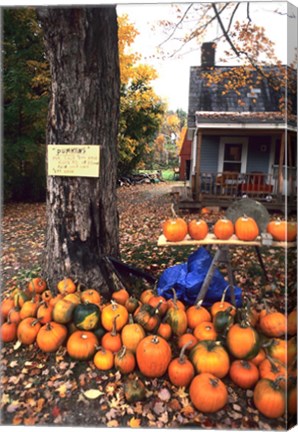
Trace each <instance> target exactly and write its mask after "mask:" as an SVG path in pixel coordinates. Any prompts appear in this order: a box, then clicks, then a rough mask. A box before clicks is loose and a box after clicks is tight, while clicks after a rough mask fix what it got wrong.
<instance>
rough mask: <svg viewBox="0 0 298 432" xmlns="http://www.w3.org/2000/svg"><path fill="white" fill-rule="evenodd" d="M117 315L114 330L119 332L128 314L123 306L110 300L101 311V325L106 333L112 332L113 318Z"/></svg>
mask: <svg viewBox="0 0 298 432" xmlns="http://www.w3.org/2000/svg"><path fill="white" fill-rule="evenodd" d="M117 315H119V317H118V318H117V322H116V330H117V331H120V330H121V329H122V328H123V327H124V326H125V324H126V323H127V321H128V312H127V309H126V308H125V306H123V305H120V304H118V303H116V302H115V301H114V300H111V302H110V303H109V304H107V305H106V306H104V307H103V309H102V311H101V324H102V326H103V327H104V328H105V329H106V330H107V331H112V329H113V325H114V319H115V316H117Z"/></svg>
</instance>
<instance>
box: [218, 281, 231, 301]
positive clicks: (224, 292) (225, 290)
mask: <svg viewBox="0 0 298 432" xmlns="http://www.w3.org/2000/svg"><path fill="white" fill-rule="evenodd" d="M228 288H230V285H227V286H226V287H225V289H224V290H223V293H222V296H221V299H220V303H223V302H224V301H225V298H226V293H227V290H228Z"/></svg>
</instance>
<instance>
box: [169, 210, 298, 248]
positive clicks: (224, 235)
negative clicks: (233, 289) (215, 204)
mask: <svg viewBox="0 0 298 432" xmlns="http://www.w3.org/2000/svg"><path fill="white" fill-rule="evenodd" d="M162 228H163V234H164V236H165V238H166V239H167V240H168V241H170V242H179V241H182V240H184V239H185V238H186V236H187V235H189V236H190V238H191V239H193V240H204V239H205V238H206V236H207V234H208V233H209V227H208V224H207V222H206V221H205V220H204V219H193V220H191V221H190V222H188V223H187V222H186V221H185V220H184V219H183V218H180V217H178V216H177V215H176V214H175V213H174V214H173V217H172V218H169V219H167V220H166V221H165V222H164V223H163V226H162ZM213 233H214V235H215V237H216V238H217V239H219V240H228V239H230V238H231V237H232V235H234V234H235V235H236V237H237V238H238V240H242V241H254V240H256V238H257V237H258V236H259V234H260V231H259V227H258V225H257V223H256V221H255V220H254V218H252V217H249V216H246V215H243V216H241V217H239V218H238V219H237V220H236V221H235V223H233V222H232V221H231V220H229V219H227V218H225V217H222V218H220V219H218V220H217V221H216V222H215V224H214V226H213ZM267 233H269V234H271V236H272V238H273V240H276V241H280V242H285V241H289V242H292V241H295V240H296V237H297V223H296V222H290V221H284V220H280V219H279V218H278V219H276V220H271V221H270V222H269V223H268V224H267Z"/></svg>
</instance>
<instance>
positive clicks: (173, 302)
mask: <svg viewBox="0 0 298 432" xmlns="http://www.w3.org/2000/svg"><path fill="white" fill-rule="evenodd" d="M172 292H173V298H170V299H168V301H167V303H168V309H170V308H172V307H174V308H176V307H178V309H182V310H185V305H184V304H183V303H182V301H180V300H178V299H177V294H176V291H175V289H174V288H172Z"/></svg>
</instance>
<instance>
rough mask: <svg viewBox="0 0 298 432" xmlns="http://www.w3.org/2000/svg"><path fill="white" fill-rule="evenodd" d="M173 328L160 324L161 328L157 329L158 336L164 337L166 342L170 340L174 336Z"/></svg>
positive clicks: (166, 324)
mask: <svg viewBox="0 0 298 432" xmlns="http://www.w3.org/2000/svg"><path fill="white" fill-rule="evenodd" d="M172 333H173V332H172V327H171V326H170V324H168V323H166V322H164V323H163V322H162V323H160V324H159V327H158V329H157V334H158V335H159V336H161V337H163V338H164V339H165V340H167V341H168V340H170V339H171V336H172Z"/></svg>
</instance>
